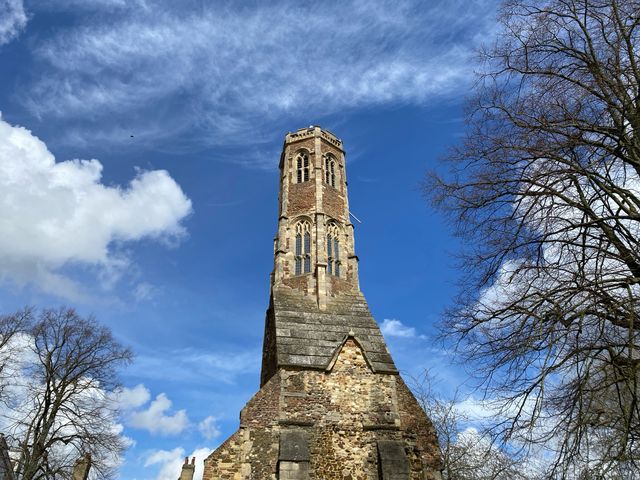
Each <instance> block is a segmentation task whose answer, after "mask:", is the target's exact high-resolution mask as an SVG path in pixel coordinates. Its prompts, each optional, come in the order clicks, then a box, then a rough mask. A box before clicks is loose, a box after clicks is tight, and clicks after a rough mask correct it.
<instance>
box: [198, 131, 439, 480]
mask: <svg viewBox="0 0 640 480" xmlns="http://www.w3.org/2000/svg"><path fill="white" fill-rule="evenodd" d="M300 152H303V154H304V155H306V156H307V158H308V163H309V172H308V175H307V174H306V173H301V172H298V171H296V169H299V168H300V167H299V165H303V164H302V163H298V162H297V160H296V158H298V157H297V156H298V155H300ZM327 154H330V155H331V157H330V159H331V160H332V161H334V167H335V169H334V171H333V173H334V174H335V182H334V180H329V179H328V177H327V176H326V172H325V169H326V168H327V167H326V166H327V163H326V162H327V160H326V157H325V155H327ZM280 169H281V177H280V178H281V185H280V215H279V220H278V234H277V236H276V239H275V241H274V252H275V262H274V271H273V274H272V276H271V298H270V303H269V309H268V310H267V315H266V321H265V335H264V346H263V358H262V374H261V389H260V391H259V392H258V393H256V395H255V396H254V397H253V398H252V399H251V400H250V401H249V402H248V403H247V405H246V406H245V407H244V408H243V410H242V412H241V413H240V428H239V430H238V431H237V432H236V433H235V434H234V435H232V436H231V437H230V438H229V439H228V440H227V441H226V442H224V443H223V444H222V445H221V446H220V447H219V448H218V449H217V450H216V451H215V452H213V453H212V454H211V455H210V456H209V457H208V458H207V459H206V460H205V470H204V480H214V479H216V480H217V479H224V480H241V479H242V480H249V479H251V480H267V479H274V480H275V479H282V480H307V479H310V480H337V479H346V480H374V479H375V480H378V479H379V480H418V479H420V480H437V479H439V478H440V473H439V471H440V468H441V465H440V455H439V449H438V443H437V438H436V434H435V431H434V428H433V425H432V424H431V422H430V421H429V419H428V418H427V417H426V415H425V414H424V412H423V411H422V409H421V408H420V406H419V404H418V402H417V401H416V399H415V398H414V396H413V395H412V394H411V392H410V390H409V389H408V388H407V386H406V385H405V383H404V382H403V380H402V378H401V377H400V375H399V374H398V371H397V369H396V366H395V364H394V363H393V359H392V358H391V355H390V354H389V351H388V349H387V347H386V344H385V341H384V338H383V337H382V334H381V333H380V329H379V327H378V325H377V323H376V322H375V320H374V319H373V317H372V316H371V313H370V312H369V308H368V305H367V303H366V301H365V299H364V296H363V295H362V293H361V292H360V287H359V281H358V268H357V262H358V259H357V257H356V255H355V252H354V243H353V225H351V223H350V222H349V207H348V198H347V188H346V173H345V163H344V151H343V150H342V142H341V141H340V140H339V139H337V138H336V137H335V136H333V135H332V134H331V133H329V132H326V131H323V130H321V129H320V128H319V127H310V128H308V129H301V130H298V131H297V132H295V133H290V134H288V135H287V137H286V139H285V144H284V148H283V153H282V156H281V161H280ZM301 179H302V180H301ZM328 182H329V183H328ZM330 183H334V184H330ZM300 222H303V223H302V224H304V226H305V227H304V228H302V227H300V225H301V223H300ZM301 232H307V233H306V236H305V234H303V233H301ZM331 232H334V233H331ZM335 232H338V234H337V236H336V234H335ZM307 269H308V270H307Z"/></svg>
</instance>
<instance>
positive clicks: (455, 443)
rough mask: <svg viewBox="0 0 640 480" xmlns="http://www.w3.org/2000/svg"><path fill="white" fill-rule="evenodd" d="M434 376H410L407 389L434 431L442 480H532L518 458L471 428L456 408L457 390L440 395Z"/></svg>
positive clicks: (457, 403) (533, 475)
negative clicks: (439, 457) (447, 394)
mask: <svg viewBox="0 0 640 480" xmlns="http://www.w3.org/2000/svg"><path fill="white" fill-rule="evenodd" d="M435 381H436V380H435V377H434V376H433V375H432V373H431V372H430V371H429V370H425V371H424V372H423V373H422V375H421V376H420V377H419V378H413V379H412V381H411V388H412V390H413V392H414V394H415V396H416V398H417V399H418V402H420V405H421V406H422V408H423V410H424V411H425V412H426V413H427V415H428V416H429V418H430V419H431V421H432V422H433V425H434V427H435V429H436V432H437V433H438V442H439V444H440V451H441V454H442V464H443V470H442V475H443V478H444V480H534V478H537V477H535V474H534V472H525V469H524V466H523V465H522V463H521V461H520V460H521V459H520V458H518V456H517V455H514V454H513V453H511V452H508V451H507V450H504V449H502V448H500V445H497V444H495V443H493V442H492V439H491V437H490V436H486V435H484V434H483V433H482V432H481V431H478V430H477V429H476V428H473V427H472V426H471V425H472V423H473V422H472V420H473V419H471V418H470V417H469V416H468V415H467V414H465V412H464V411H463V410H462V409H461V408H460V405H461V402H460V400H459V395H458V393H456V394H454V395H453V396H451V397H445V396H443V395H442V394H441V393H440V392H439V391H438V389H436V388H434V384H435ZM476 420H477V419H476Z"/></svg>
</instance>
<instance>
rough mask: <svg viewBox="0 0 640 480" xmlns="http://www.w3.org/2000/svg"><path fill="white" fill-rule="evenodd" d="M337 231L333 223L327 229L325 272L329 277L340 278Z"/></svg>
mask: <svg viewBox="0 0 640 480" xmlns="http://www.w3.org/2000/svg"><path fill="white" fill-rule="evenodd" d="M339 233H340V231H339V229H338V226H337V225H336V224H334V223H330V224H329V225H328V227H327V272H328V273H329V274H330V275H335V276H336V277H339V276H340V240H339Z"/></svg>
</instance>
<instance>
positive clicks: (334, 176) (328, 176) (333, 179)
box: [322, 153, 340, 188]
mask: <svg viewBox="0 0 640 480" xmlns="http://www.w3.org/2000/svg"><path fill="white" fill-rule="evenodd" d="M322 157H323V160H324V161H323V169H324V183H325V184H327V185H329V186H330V187H333V188H337V187H336V185H338V184H339V183H340V173H339V172H340V164H339V163H338V159H337V158H336V157H335V156H334V155H333V154H331V153H325V154H324V155H323V156H322Z"/></svg>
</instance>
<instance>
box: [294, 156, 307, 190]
mask: <svg viewBox="0 0 640 480" xmlns="http://www.w3.org/2000/svg"><path fill="white" fill-rule="evenodd" d="M308 181H309V155H308V154H307V153H306V152H300V153H298V155H296V183H302V182H308Z"/></svg>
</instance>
